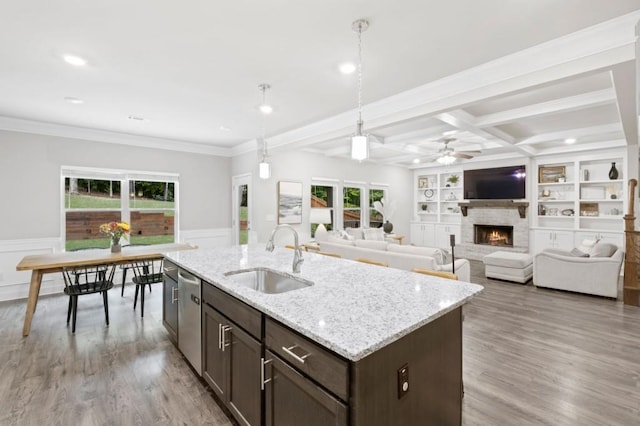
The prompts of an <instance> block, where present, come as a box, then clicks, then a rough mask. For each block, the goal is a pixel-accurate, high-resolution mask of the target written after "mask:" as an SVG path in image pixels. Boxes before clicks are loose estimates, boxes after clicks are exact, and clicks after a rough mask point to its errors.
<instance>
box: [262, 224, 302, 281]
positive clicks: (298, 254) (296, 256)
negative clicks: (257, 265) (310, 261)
mask: <svg viewBox="0 0 640 426" xmlns="http://www.w3.org/2000/svg"><path fill="white" fill-rule="evenodd" d="M280 229H290V230H291V232H293V238H294V246H295V248H294V250H293V273H294V274H297V273H299V272H300V264H302V262H304V259H303V258H302V250H300V246H299V245H298V232H296V230H295V229H293V228H292V227H291V226H289V225H278V226H276V227H275V228H273V231H272V232H271V237H269V241H267V247H266V249H267V251H273V237H275V235H276V232H278V230H280Z"/></svg>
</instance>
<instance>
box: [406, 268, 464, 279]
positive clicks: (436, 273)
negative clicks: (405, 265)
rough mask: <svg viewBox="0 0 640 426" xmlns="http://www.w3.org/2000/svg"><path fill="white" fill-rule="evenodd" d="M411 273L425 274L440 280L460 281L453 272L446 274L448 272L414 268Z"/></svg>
mask: <svg viewBox="0 0 640 426" xmlns="http://www.w3.org/2000/svg"><path fill="white" fill-rule="evenodd" d="M411 272H417V273H419V274H424V275H432V276H434V277H440V278H448V279H450V280H457V279H458V275H457V274H454V273H452V272H446V271H434V270H432V269H422V268H413V269H412V270H411Z"/></svg>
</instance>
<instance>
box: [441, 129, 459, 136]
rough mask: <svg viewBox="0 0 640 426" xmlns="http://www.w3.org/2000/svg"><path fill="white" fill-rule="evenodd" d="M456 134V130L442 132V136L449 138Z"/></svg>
mask: <svg viewBox="0 0 640 426" xmlns="http://www.w3.org/2000/svg"><path fill="white" fill-rule="evenodd" d="M456 133H458V131H457V130H447V131H446V132H442V136H451V135H455V134H456Z"/></svg>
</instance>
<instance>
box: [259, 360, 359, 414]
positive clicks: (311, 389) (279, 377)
mask: <svg viewBox="0 0 640 426" xmlns="http://www.w3.org/2000/svg"><path fill="white" fill-rule="evenodd" d="M265 356H266V358H267V362H268V364H267V367H266V378H267V380H269V382H268V383H267V386H266V388H265V415H266V422H265V424H266V425H267V426H300V425H305V426H325V425H332V426H342V425H347V420H348V411H347V407H346V406H345V405H344V404H343V403H341V402H340V401H339V400H338V399H336V398H335V397H333V396H331V395H330V394H328V393H327V392H325V391H324V390H323V389H322V388H320V387H319V386H317V385H316V384H314V383H313V382H312V381H310V380H309V379H306V378H305V377H304V376H302V375H301V374H300V373H298V372H297V371H296V370H294V369H293V368H292V367H290V366H289V365H288V364H286V363H285V362H284V361H282V360H281V359H280V358H278V357H277V356H276V355H274V354H273V353H272V352H271V351H269V350H267V351H266V352H265ZM362 408H364V407H362Z"/></svg>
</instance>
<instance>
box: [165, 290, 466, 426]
mask: <svg viewBox="0 0 640 426" xmlns="http://www.w3.org/2000/svg"><path fill="white" fill-rule="evenodd" d="M165 296H166V294H165ZM202 299H203V301H204V303H203V305H202V327H203V328H202V336H203V337H202V338H203V342H202V343H203V344H202V348H203V351H204V353H203V363H204V365H203V377H204V379H205V380H206V381H207V383H209V385H210V386H211V387H212V388H213V391H214V392H215V393H216V394H217V396H218V397H219V399H220V400H221V401H222V403H223V404H224V406H225V407H226V408H227V409H228V410H229V411H230V412H231V414H232V415H233V417H234V418H235V420H237V422H238V423H239V424H242V425H266V426H289V425H296V426H297V425H305V426H306V425H309V426H315V425H318V426H320V425H323V426H324V425H333V426H343V425H351V426H378V425H390V424H399V425H400V424H401V425H423V424H438V425H460V424H461V421H462V417H461V405H462V392H461V384H462V308H457V309H454V310H453V311H451V312H448V313H447V314H445V315H444V316H442V317H440V318H437V319H435V320H433V321H431V322H429V323H427V324H425V325H424V326H422V327H420V328H418V329H416V330H414V331H412V332H411V333H409V334H407V335H405V336H403V337H401V338H399V339H397V340H395V341H394V342H392V343H391V344H389V345H385V346H383V347H382V348H380V349H378V350H377V351H375V352H373V353H371V354H369V355H367V356H366V357H364V358H362V359H360V360H358V361H350V360H347V359H345V358H343V357H341V356H340V355H338V354H336V353H335V352H333V351H331V350H329V349H327V348H326V347H324V346H322V345H320V344H318V343H317V342H315V341H313V340H311V339H309V338H307V337H305V336H303V335H301V334H300V333H298V332H297V331H295V330H293V329H291V328H289V327H287V326H286V325H284V324H282V323H280V322H279V321H276V320H274V319H272V318H270V317H269V316H267V315H263V314H262V313H261V312H260V311H258V310H256V309H255V308H253V307H251V306H249V305H247V304H246V303H244V302H242V301H240V300H238V299H236V298H235V297H233V296H230V295H229V294H227V293H225V292H223V291H222V290H220V289H218V288H217V287H215V286H213V285H211V284H209V283H205V282H203V286H202ZM262 354H263V355H262ZM404 368H408V370H407V371H408V376H407V379H406V380H407V382H406V383H407V385H408V387H407V389H408V391H406V393H404V394H400V392H399V386H400V381H399V380H400V378H399V370H400V369H404ZM403 380H405V379H404V377H403Z"/></svg>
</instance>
